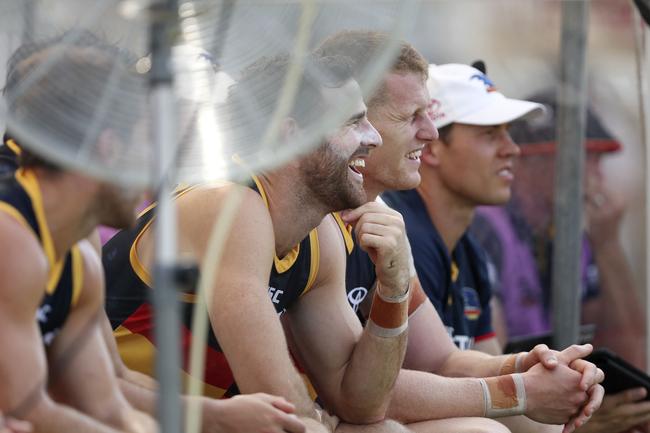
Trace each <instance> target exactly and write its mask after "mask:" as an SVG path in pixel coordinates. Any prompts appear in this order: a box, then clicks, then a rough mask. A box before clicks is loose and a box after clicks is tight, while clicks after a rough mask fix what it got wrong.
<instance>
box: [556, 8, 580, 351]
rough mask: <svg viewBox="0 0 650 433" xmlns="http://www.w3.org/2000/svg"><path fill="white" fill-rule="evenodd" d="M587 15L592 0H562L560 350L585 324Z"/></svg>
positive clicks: (574, 340)
mask: <svg viewBox="0 0 650 433" xmlns="http://www.w3.org/2000/svg"><path fill="white" fill-rule="evenodd" d="M588 15H589V2H588V1H585V0H574V1H564V2H563V3H562V47H561V54H560V86H559V88H558V95H557V96H558V97H557V101H558V110H559V111H558V125H557V128H558V130H557V137H558V151H557V161H556V173H555V214H554V223H555V239H554V245H555V246H554V249H553V296H552V298H553V329H554V331H555V332H554V333H553V346H554V348H556V349H558V350H560V349H564V348H566V347H567V346H569V345H571V344H573V343H577V342H578V337H579V328H580V293H581V291H580V289H579V288H580V287H581V279H580V275H581V269H580V255H581V246H582V236H583V230H582V202H583V191H582V189H583V185H582V178H583V171H584V168H583V167H584V159H585V155H584V145H583V142H584V136H585V131H584V129H585V113H586V111H585V110H586V101H585V99H586V98H585V88H586V67H585V57H586V42H587V31H588V23H589V20H588Z"/></svg>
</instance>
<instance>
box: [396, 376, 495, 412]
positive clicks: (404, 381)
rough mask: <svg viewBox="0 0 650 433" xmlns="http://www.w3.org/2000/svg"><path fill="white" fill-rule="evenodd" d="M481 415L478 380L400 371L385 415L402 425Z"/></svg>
mask: <svg viewBox="0 0 650 433" xmlns="http://www.w3.org/2000/svg"><path fill="white" fill-rule="evenodd" d="M484 415H485V401H484V397H483V390H482V387H481V384H480V383H479V381H478V379H470V378H448V377H441V376H437V375H435V374H431V373H426V372H421V371H414V370H405V369H403V370H401V371H400V374H399V376H398V378H397V382H396V383H395V388H394V391H393V395H392V399H391V402H390V406H389V408H388V413H387V416H388V417H389V418H393V419H396V420H398V421H400V422H403V423H413V422H420V421H425V420H431V419H442V418H455V417H477V416H478V417H482V416H484Z"/></svg>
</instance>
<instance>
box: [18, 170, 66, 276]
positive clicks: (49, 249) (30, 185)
mask: <svg viewBox="0 0 650 433" xmlns="http://www.w3.org/2000/svg"><path fill="white" fill-rule="evenodd" d="M15 176H16V180H17V181H18V183H20V185H21V186H22V187H23V188H24V189H25V192H26V193H27V195H28V196H29V198H30V199H31V201H32V207H33V208H34V214H35V215H36V221H37V223H38V228H39V230H40V232H41V244H42V245H43V249H44V250H45V255H46V256H47V258H48V260H49V261H50V267H51V269H52V268H54V267H55V262H56V257H55V253H54V242H53V241H52V235H51V234H50V228H49V227H48V226H47V221H46V219H45V210H44V209H43V198H42V197H41V189H40V187H39V185H38V180H37V179H36V175H35V174H34V173H33V172H32V171H29V170H25V169H24V168H20V169H18V170H17V171H16V175H15Z"/></svg>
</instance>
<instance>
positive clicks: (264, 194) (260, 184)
mask: <svg viewBox="0 0 650 433" xmlns="http://www.w3.org/2000/svg"><path fill="white" fill-rule="evenodd" d="M251 177H252V178H253V182H255V185H256V186H257V190H258V191H259V192H260V195H261V196H262V200H264V204H265V205H266V208H267V209H268V208H269V199H268V198H266V191H264V187H263V186H262V182H260V179H259V178H258V177H257V176H255V175H254V174H251Z"/></svg>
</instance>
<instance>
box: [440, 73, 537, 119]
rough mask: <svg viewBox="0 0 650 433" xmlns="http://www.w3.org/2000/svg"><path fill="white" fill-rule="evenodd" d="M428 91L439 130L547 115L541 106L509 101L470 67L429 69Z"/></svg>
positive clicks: (515, 100) (484, 77)
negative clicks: (458, 124)
mask: <svg viewBox="0 0 650 433" xmlns="http://www.w3.org/2000/svg"><path fill="white" fill-rule="evenodd" d="M427 88H428V89H429V94H430V96H431V105H430V106H429V114H430V115H431V118H432V119H433V123H434V124H435V125H436V128H442V127H443V126H447V125H449V124H450V123H464V124H468V125H502V124H504V123H509V122H512V121H514V120H517V119H521V118H525V117H529V116H533V115H537V114H541V113H543V112H544V106H543V105H542V104H538V103H536V102H530V101H522V100H519V99H510V98H506V97H505V96H503V94H502V93H499V92H497V91H496V88H495V87H494V84H493V83H492V81H490V79H489V78H488V77H487V76H486V75H485V74H484V73H483V72H481V71H479V70H478V69H476V68H473V67H471V66H468V65H461V64H456V63H450V64H446V65H429V79H428V80H427Z"/></svg>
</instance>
